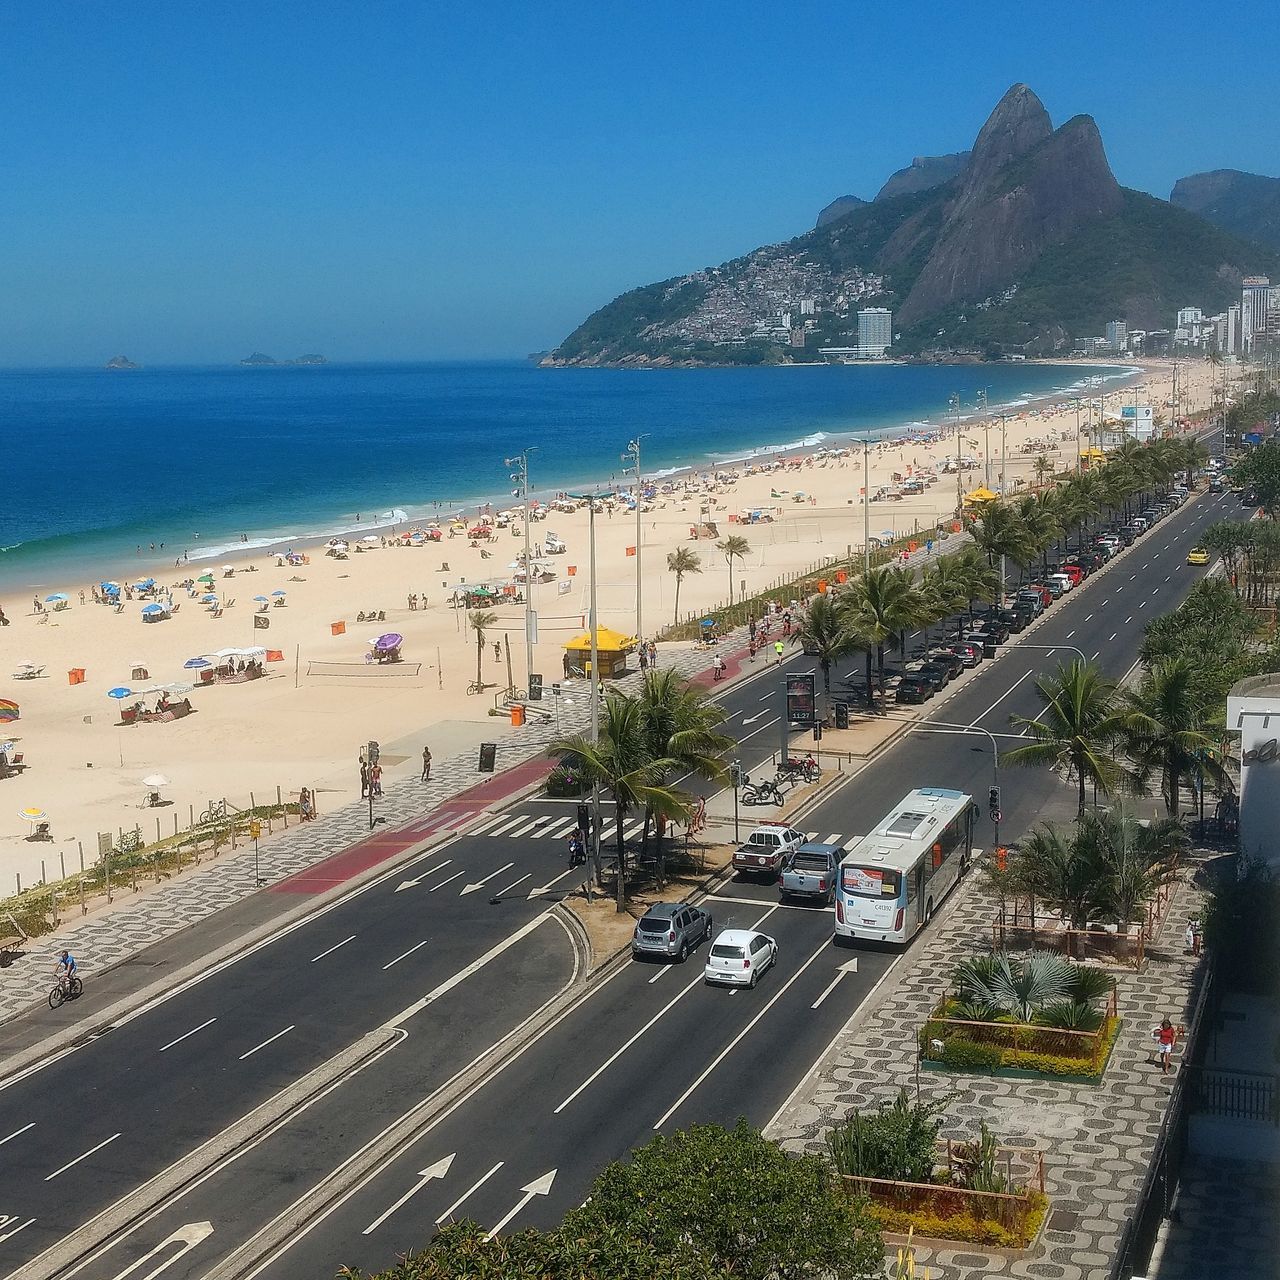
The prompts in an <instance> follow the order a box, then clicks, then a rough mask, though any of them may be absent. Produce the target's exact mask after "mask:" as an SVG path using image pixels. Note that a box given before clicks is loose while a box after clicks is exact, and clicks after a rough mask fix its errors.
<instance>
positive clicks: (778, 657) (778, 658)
mask: <svg viewBox="0 0 1280 1280" xmlns="http://www.w3.org/2000/svg"><path fill="white" fill-rule="evenodd" d="M782 649H783V644H782V641H781V640H775V641H774V642H773V654H774V660H775V662H776V663H777V665H778V666H781V665H782Z"/></svg>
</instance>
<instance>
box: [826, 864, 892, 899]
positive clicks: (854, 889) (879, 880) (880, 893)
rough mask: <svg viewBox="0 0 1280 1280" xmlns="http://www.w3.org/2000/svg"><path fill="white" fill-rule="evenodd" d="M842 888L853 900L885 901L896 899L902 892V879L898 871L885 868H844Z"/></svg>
mask: <svg viewBox="0 0 1280 1280" xmlns="http://www.w3.org/2000/svg"><path fill="white" fill-rule="evenodd" d="M840 887H841V888H842V889H843V890H844V891H845V893H847V894H848V895H849V896H850V897H851V898H870V899H874V900H875V901H877V902H879V901H883V900H884V899H887V898H896V897H897V896H898V894H899V893H901V892H902V877H901V876H900V875H899V874H898V872H896V871H886V870H885V869H884V868H883V867H849V866H846V867H842V868H841V869H840Z"/></svg>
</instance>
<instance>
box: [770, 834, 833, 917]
mask: <svg viewBox="0 0 1280 1280" xmlns="http://www.w3.org/2000/svg"><path fill="white" fill-rule="evenodd" d="M842 857H844V849H843V848H842V847H841V846H840V845H838V844H820V843H817V842H814V843H812V844H802V845H801V846H800V847H799V848H798V849H797V850H796V851H795V852H794V853H793V854H792V855H791V857H790V858H789V859H788V860H787V861H786V863H785V864H784V865H783V868H782V874H781V875H780V876H779V877H778V898H779V900H780V901H783V902H785V901H786V900H787V899H788V898H815V899H817V900H818V901H819V902H823V903H825V904H826V905H827V906H828V907H829V906H831V905H832V903H834V902H835V900H836V877H837V876H838V875H839V874H840V859H841V858H842Z"/></svg>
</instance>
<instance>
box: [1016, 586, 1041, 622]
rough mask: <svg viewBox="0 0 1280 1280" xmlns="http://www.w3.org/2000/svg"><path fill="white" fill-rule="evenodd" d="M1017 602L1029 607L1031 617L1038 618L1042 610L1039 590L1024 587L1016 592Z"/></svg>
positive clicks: (1026, 607)
mask: <svg viewBox="0 0 1280 1280" xmlns="http://www.w3.org/2000/svg"><path fill="white" fill-rule="evenodd" d="M1017 603H1018V605H1022V606H1023V607H1024V608H1025V609H1029V610H1030V611H1031V616H1032V617H1033V618H1038V617H1039V616H1040V615H1041V614H1042V613H1043V612H1044V598H1043V597H1042V596H1041V594H1040V592H1039V591H1032V590H1031V589H1030V588H1026V587H1024V588H1023V589H1022V590H1021V591H1019V592H1018V599H1017ZM1015 607H1016V606H1015Z"/></svg>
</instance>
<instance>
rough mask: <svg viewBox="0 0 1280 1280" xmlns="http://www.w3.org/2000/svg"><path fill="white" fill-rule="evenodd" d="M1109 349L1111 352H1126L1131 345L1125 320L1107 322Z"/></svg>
mask: <svg viewBox="0 0 1280 1280" xmlns="http://www.w3.org/2000/svg"><path fill="white" fill-rule="evenodd" d="M1106 336H1107V347H1108V349H1109V350H1111V351H1124V350H1126V349H1127V348H1128V345H1129V334H1128V326H1127V325H1126V324H1125V322H1124V321H1123V320H1108V321H1107V335H1106Z"/></svg>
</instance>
